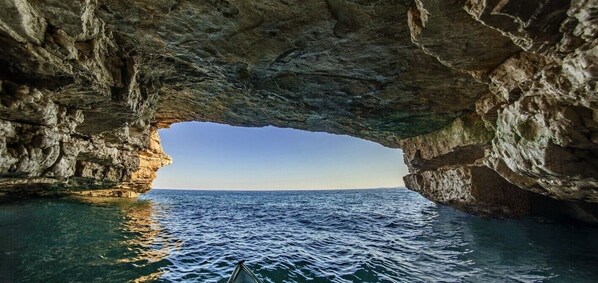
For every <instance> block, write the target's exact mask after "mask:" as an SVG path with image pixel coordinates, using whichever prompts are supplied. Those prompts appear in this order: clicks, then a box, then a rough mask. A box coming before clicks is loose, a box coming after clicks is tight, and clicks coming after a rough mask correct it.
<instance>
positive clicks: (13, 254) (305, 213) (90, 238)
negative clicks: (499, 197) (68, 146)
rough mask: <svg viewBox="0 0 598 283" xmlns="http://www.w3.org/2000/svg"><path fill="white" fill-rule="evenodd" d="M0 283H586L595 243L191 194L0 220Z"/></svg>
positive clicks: (522, 230) (405, 199)
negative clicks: (243, 270) (240, 281)
mask: <svg viewBox="0 0 598 283" xmlns="http://www.w3.org/2000/svg"><path fill="white" fill-rule="evenodd" d="M0 229H3V230H2V231H5V232H3V233H0V252H1V253H2V254H1V255H2V256H0V281H1V282H41V281H60V282H106V281H109V282H126V281H131V282H149V281H157V282H225V281H226V278H227V277H228V276H229V274H230V273H231V271H232V269H233V266H234V264H235V263H236V262H237V261H239V260H241V259H246V260H247V264H248V266H250V268H251V269H253V270H254V271H255V273H256V274H257V276H258V277H260V278H261V279H263V280H264V282H289V283H291V282H337V283H349V282H479V281H484V282H485V281H512V282H537V281H550V280H558V281H575V282H583V281H588V282H591V281H596V280H597V279H598V270H597V269H596V268H595V266H596V265H597V264H598V253H597V252H598V237H597V236H598V229H596V228H590V227H569V226H565V225H561V224H547V223H538V222H535V221H532V220H529V219H528V220H496V219H486V218H480V217H475V216H470V215H467V214H464V213H461V212H458V211H455V210H453V209H450V208H446V207H441V206H437V205H435V204H433V203H431V202H429V201H427V200H425V199H423V198H421V197H420V196H419V195H417V194H415V193H413V192H409V191H406V190H355V191H323V192H205V191H204V192H193V191H162V190H155V191H152V192H150V193H149V194H147V195H145V196H144V197H142V199H141V200H139V201H132V202H131V201H128V202H127V201H117V202H114V200H106V201H99V202H98V200H94V201H93V202H91V203H89V202H87V203H81V202H79V201H77V202H75V201H65V200H37V201H27V202H23V203H17V204H11V205H3V206H0Z"/></svg>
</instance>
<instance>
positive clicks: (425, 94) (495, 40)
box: [0, 0, 598, 215]
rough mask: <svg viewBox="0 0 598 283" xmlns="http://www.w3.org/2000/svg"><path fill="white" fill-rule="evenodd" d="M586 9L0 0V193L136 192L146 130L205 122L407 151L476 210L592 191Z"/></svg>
mask: <svg viewBox="0 0 598 283" xmlns="http://www.w3.org/2000/svg"><path fill="white" fill-rule="evenodd" d="M597 6H598V4H597V3H596V1H594V0H571V1H558V0H548V1H547V0H530V1H512V0H511V1H509V0H505V1H495V0H458V1H440V0H413V1H408V0H404V1H403V0H396V1H364V0H326V1H321V0H319V1H316V0H308V1H295V0H284V1H271V0H264V1H241V0H227V1H179V0H141V1H121V0H119V1H116V0H89V1H57V0H45V1H40V0H6V1H4V2H2V3H1V4H0V8H1V9H0V46H2V48H0V55H1V56H0V102H1V103H0V134H1V135H0V195H19V194H53V193H69V192H77V193H79V194H87V195H113V196H132V195H135V194H136V193H140V192H145V191H147V190H148V189H149V188H150V186H151V180H152V179H153V178H154V177H155V171H156V170H157V169H158V168H159V167H160V166H163V165H165V164H167V163H169V162H170V158H168V156H167V155H166V154H165V153H164V152H162V150H161V147H160V146H159V139H158V137H157V131H156V129H158V128H162V127H168V126H169V125H170V124H172V123H176V122H182V121H210V122H218V123H226V124H231V125H241V126H265V125H274V126H279V127H293V128H298V129H306V130H312V131H326V132H330V133H339V134H348V135H352V136H356V137H360V138H365V139H369V140H373V141H376V142H378V143H381V144H383V145H386V146H391V147H402V148H403V149H404V151H405V161H406V163H407V165H408V166H409V168H410V171H411V175H409V176H407V177H406V183H407V186H408V187H410V188H412V189H415V190H417V191H419V192H421V193H422V194H423V195H425V196H426V197H428V198H430V199H432V200H435V201H438V202H442V203H449V204H452V205H455V206H459V207H461V208H464V209H468V210H472V211H482V212H488V213H506V214H512V215H522V214H525V213H527V212H529V211H530V205H529V204H530V203H531V202H533V199H536V198H537V197H539V196H540V195H544V196H546V197H549V198H552V199H555V200H560V201H563V202H564V201H577V202H585V203H597V202H598V179H597V178H598V176H597V175H598V174H597V172H598V157H597V156H598V153H597V152H598V144H597V140H598V118H597V117H598V110H597V108H598V106H597V105H598V101H597V100H598V96H597V95H596V93H597V86H596V77H597V76H598V69H597V67H596V64H595V62H596V61H597V59H598V47H597V44H596V41H597V39H596V38H597V36H596V35H597V33H598V28H596V27H597V26H598V16H597V15H596V10H597V9H598V7H597ZM175 162H176V161H175ZM528 200H529V201H528ZM575 207H582V206H575ZM576 211H579V209H577V208H576ZM584 211H585V210H584Z"/></svg>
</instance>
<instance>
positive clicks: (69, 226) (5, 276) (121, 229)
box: [0, 198, 175, 282]
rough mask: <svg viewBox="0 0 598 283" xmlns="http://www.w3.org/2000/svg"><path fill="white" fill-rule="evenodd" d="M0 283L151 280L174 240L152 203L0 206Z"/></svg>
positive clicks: (58, 202) (43, 202)
mask: <svg viewBox="0 0 598 283" xmlns="http://www.w3.org/2000/svg"><path fill="white" fill-rule="evenodd" d="M0 225H1V226H0V230H2V231H3V232H2V233H1V234H0V252H1V254H2V257H1V258H2V260H0V264H1V265H0V282H44V281H56V282H63V281H65V280H66V281H71V282H72V281H79V282H106V281H120V282H122V281H130V280H131V281H135V282H145V281H152V280H155V279H157V278H159V277H161V276H162V275H163V274H162V272H160V271H159V270H160V267H162V266H165V265H168V264H169V262H168V260H166V258H167V256H168V255H169V254H170V253H171V252H172V250H173V249H174V248H175V244H174V243H175V242H174V241H171V240H170V239H168V238H167V234H166V233H163V232H162V231H163V228H162V227H161V226H160V224H159V223H158V222H156V221H155V220H154V219H152V203H151V201H134V200H115V199H85V198H81V199H76V200H75V199H62V200H32V201H26V202H21V203H13V204H8V205H2V206H1V207H0Z"/></svg>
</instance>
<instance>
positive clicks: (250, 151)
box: [153, 122, 407, 190]
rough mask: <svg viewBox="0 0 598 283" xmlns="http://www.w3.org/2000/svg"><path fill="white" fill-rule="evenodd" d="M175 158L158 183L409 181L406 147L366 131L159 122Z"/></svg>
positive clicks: (240, 185)
mask: <svg viewBox="0 0 598 283" xmlns="http://www.w3.org/2000/svg"><path fill="white" fill-rule="evenodd" d="M159 135H160V139H161V143H162V146H163V148H164V151H165V152H166V153H167V154H169V155H170V156H171V158H172V160H173V164H171V165H169V166H166V167H163V168H162V169H160V170H159V171H158V178H157V179H156V180H155V181H154V184H153V187H154V188H172V189H174V188H177V189H226V190H232V189H235V190H264V189H265V190H288V189H293V190H298V189H308V190H313V189H356V188H388V187H404V184H403V181H402V177H403V176H404V175H406V174H407V167H406V166H405V165H404V163H403V159H402V151H401V150H400V149H393V148H388V147H384V146H382V145H380V144H377V143H374V142H371V141H366V140H363V139H359V138H355V137H350V136H345V135H335V134H329V133H323V132H309V131H303V130H296V129H290V128H277V127H271V126H268V127H261V128H256V127H252V128H248V127H235V126H229V125H224V124H216V123H207V122H183V123H176V124H173V125H171V127H170V128H164V129H161V130H159Z"/></svg>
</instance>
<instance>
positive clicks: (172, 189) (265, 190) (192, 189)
mask: <svg viewBox="0 0 598 283" xmlns="http://www.w3.org/2000/svg"><path fill="white" fill-rule="evenodd" d="M385 189H387V190H388V189H407V188H406V187H404V186H396V187H369V188H324V189H314V188H307V189H222V188H220V189H218V188H213V189H206V188H152V190H163V191H169V190H170V191H212V192H221V191H228V192H285V191H286V192H290V191H340V190H345V191H349V190H385Z"/></svg>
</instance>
